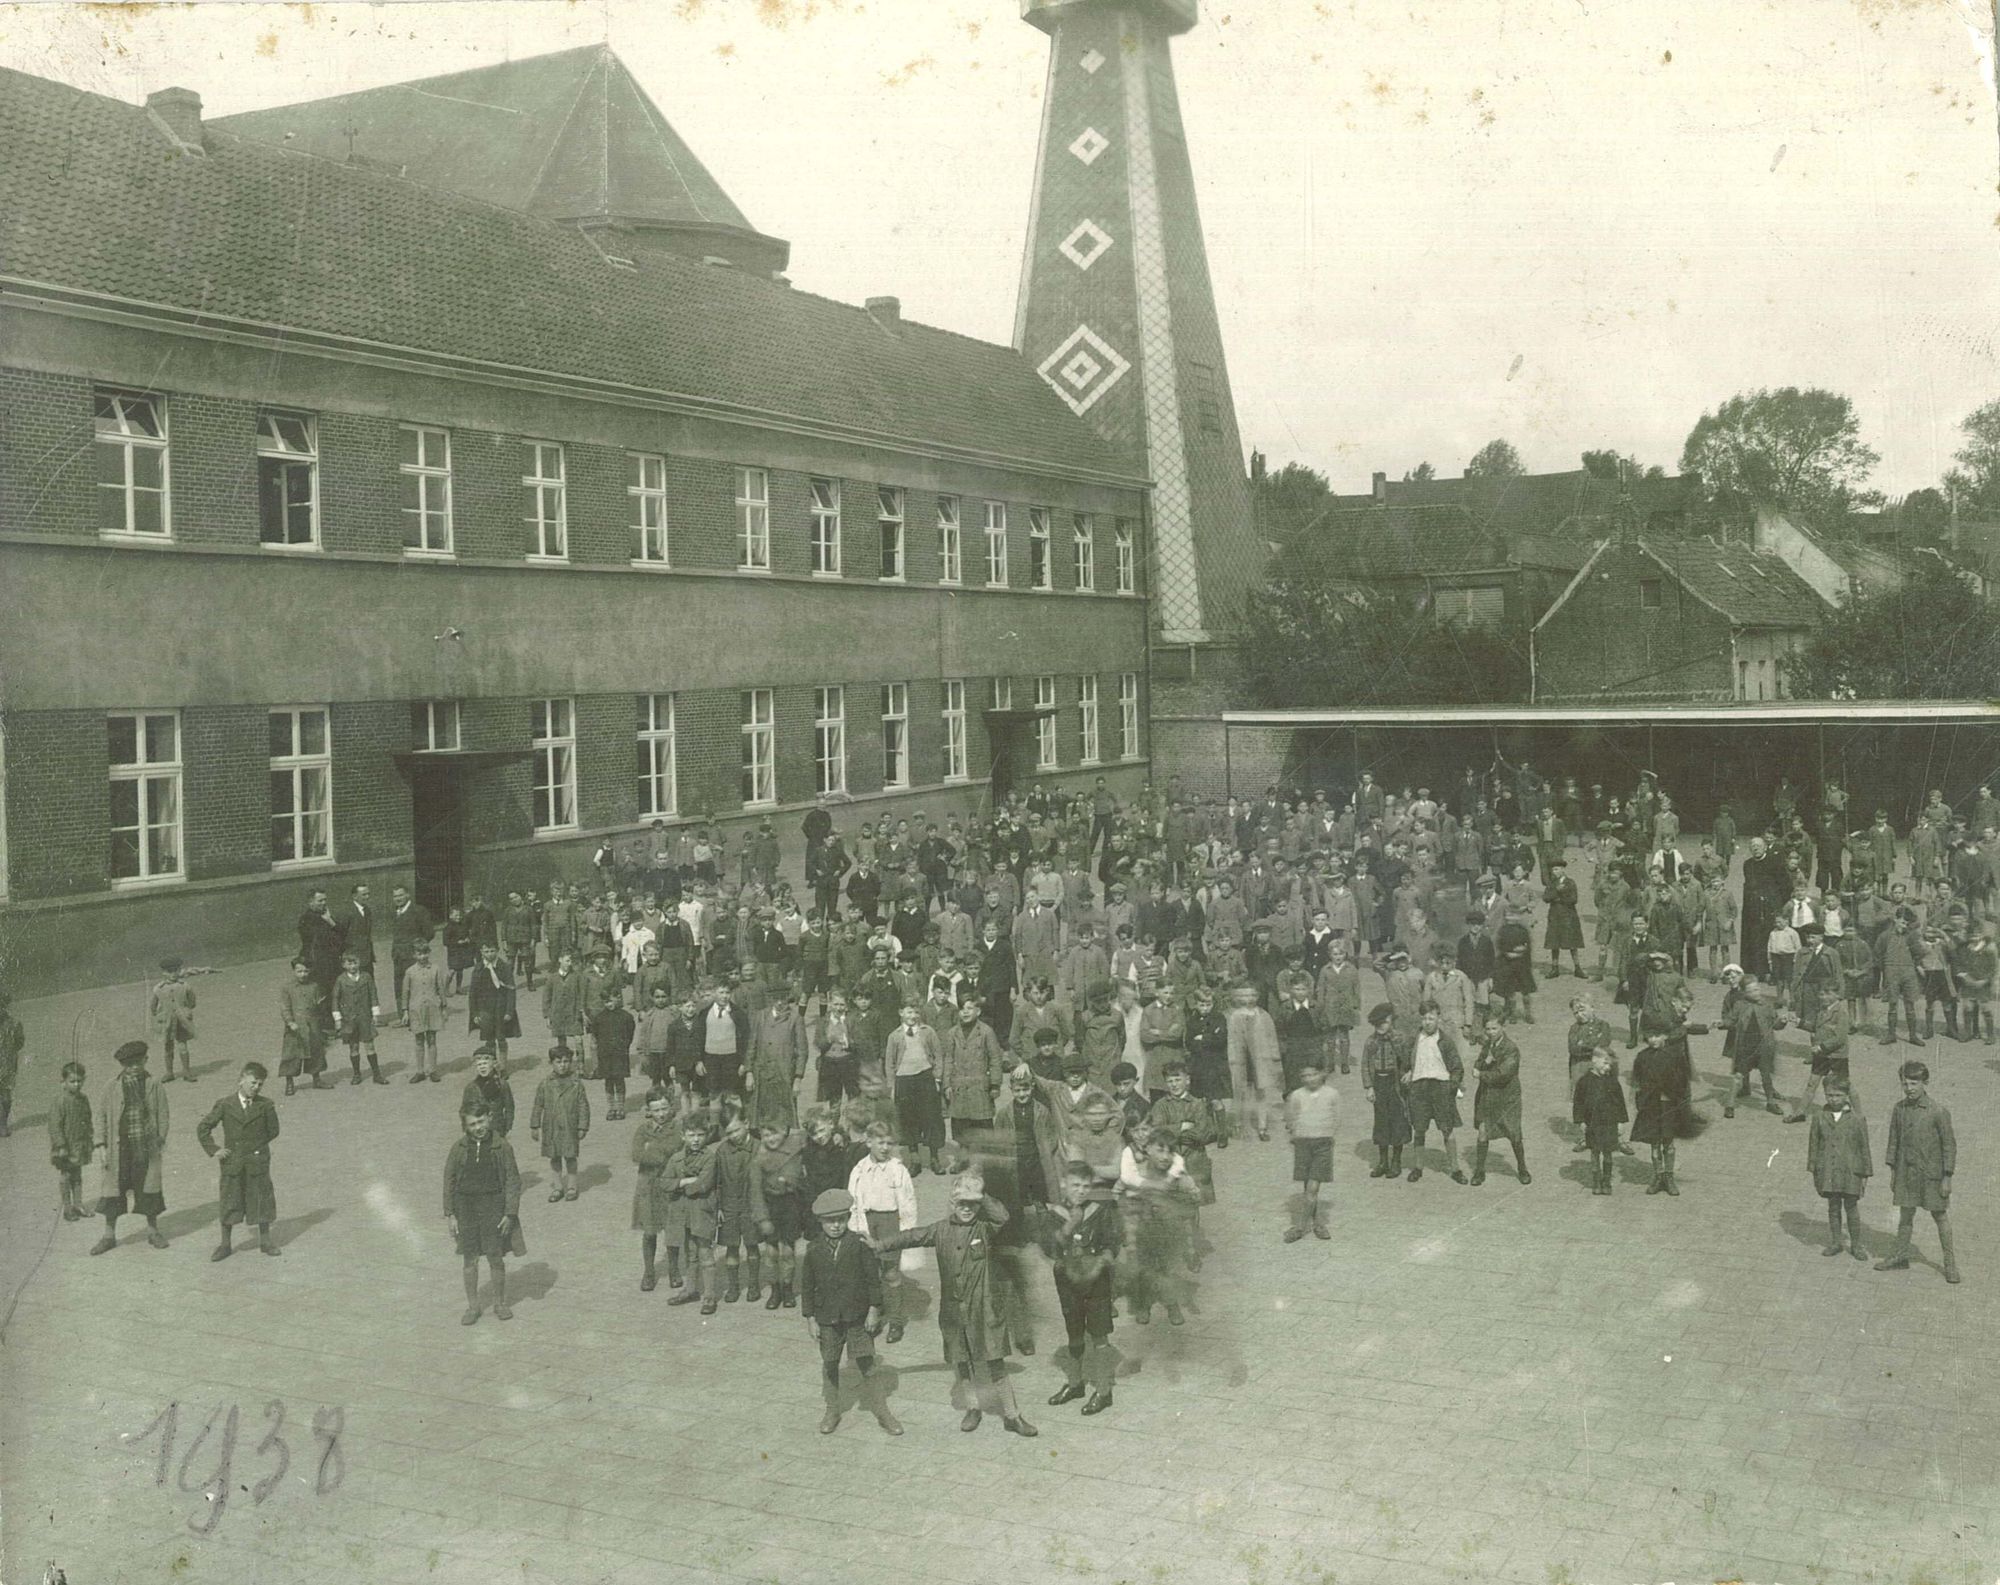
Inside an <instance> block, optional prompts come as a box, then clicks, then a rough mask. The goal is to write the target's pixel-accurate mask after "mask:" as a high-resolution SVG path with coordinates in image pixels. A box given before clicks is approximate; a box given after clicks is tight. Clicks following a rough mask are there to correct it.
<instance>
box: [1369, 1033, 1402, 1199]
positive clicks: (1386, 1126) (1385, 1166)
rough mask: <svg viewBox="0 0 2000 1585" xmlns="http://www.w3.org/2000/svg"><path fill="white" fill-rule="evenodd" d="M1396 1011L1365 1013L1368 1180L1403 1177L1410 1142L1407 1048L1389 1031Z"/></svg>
mask: <svg viewBox="0 0 2000 1585" xmlns="http://www.w3.org/2000/svg"><path fill="white" fill-rule="evenodd" d="M1394 1019H1395V1009H1394V1008H1393V1007H1391V1006H1390V1005H1389V1004H1388V1003H1387V1002H1378V1003H1377V1004H1376V1005H1375V1006H1374V1007H1373V1008H1371V1009H1370V1010H1369V1013H1368V1030H1369V1033H1368V1043H1367V1044H1366V1045H1365V1046H1363V1047H1362V1048H1361V1090H1362V1093H1363V1094H1364V1095H1366V1096H1367V1097H1368V1099H1369V1101H1370V1102H1371V1103H1372V1104H1373V1106H1374V1109H1375V1128H1374V1131H1373V1133H1372V1134H1371V1135H1370V1138H1372V1139H1373V1141H1374V1143H1375V1165H1374V1166H1372V1167H1370V1168H1369V1169H1368V1176H1369V1177H1371V1178H1397V1177H1401V1176H1402V1173H1403V1146H1405V1145H1407V1144H1408V1143H1409V1142H1410V1111H1409V1107H1408V1105H1407V1104H1406V1098H1405V1096H1404V1093H1403V1082H1404V1080H1405V1078H1406V1077H1407V1076H1408V1073H1409V1068H1408V1064H1407V1062H1406V1061H1405V1058H1406V1057H1407V1056H1408V1053H1409V1048H1408V1046H1406V1045H1405V1044H1404V1043H1403V1042H1401V1041H1399V1040H1397V1039H1396V1037H1395V1035H1394V1034H1393V1033H1391V1031H1390V1027H1389V1026H1390V1024H1391V1023H1392V1022H1393V1021H1394Z"/></svg>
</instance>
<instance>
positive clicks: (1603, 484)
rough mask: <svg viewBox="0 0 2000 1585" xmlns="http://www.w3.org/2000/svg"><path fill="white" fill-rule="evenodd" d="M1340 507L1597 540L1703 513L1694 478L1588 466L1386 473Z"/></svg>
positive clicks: (1664, 531)
mask: <svg viewBox="0 0 2000 1585" xmlns="http://www.w3.org/2000/svg"><path fill="white" fill-rule="evenodd" d="M1332 505H1333V506H1334V507H1335V508H1349V507H1367V506H1382V507H1420V506H1452V507H1457V508H1459V509H1460V510H1462V511H1464V512H1465V513H1466V514H1467V515H1468V516H1469V517H1471V519H1472V521H1473V522H1475V523H1477V524H1478V525H1479V526H1480V527H1481V528H1484V529H1488V530H1491V531H1493V532H1495V533H1501V534H1506V535H1510V536H1511V535H1515V534H1549V535H1562V536H1566V537H1571V538H1581V539H1586V540H1589V541H1591V542H1593V543H1594V542H1596V541H1597V540H1600V539H1603V538H1605V537H1607V536H1608V535H1610V534H1612V533H1613V532H1615V531H1616V530H1617V529H1618V528H1619V527H1621V526H1623V527H1626V528H1629V529H1636V530H1637V531H1638V532H1640V533H1642V534H1645V535H1647V536H1648V537H1651V538H1664V537H1667V536H1670V535H1675V534H1681V533H1686V532H1688V531H1690V530H1691V529H1692V528H1693V527H1694V526H1695V525H1696V523H1697V522H1698V521H1700V518H1701V513H1702V511H1703V508H1702V506H1701V503H1700V500H1699V496H1698V493H1697V490H1696V487H1695V481H1694V480H1692V479H1690V478H1687V477H1673V478H1657V479H1655V478H1646V477H1644V476H1640V477H1635V478H1630V479H1626V480H1622V481H1621V480H1618V479H1608V478H1605V477H1603V476H1601V475H1599V474H1595V473H1591V472H1589V471H1587V470H1586V469H1583V468H1578V469H1575V470H1573V471H1572V472H1569V473H1523V474H1516V475H1514V476H1513V477H1511V478H1492V477H1487V476H1485V475H1474V476H1472V477H1469V478H1456V479H1391V478H1390V477H1389V476H1388V475H1387V474H1383V473H1378V474H1376V475H1375V478H1374V484H1373V488H1372V489H1371V490H1370V492H1369V493H1368V494H1366V495H1340V496H1335V497H1334V499H1333V502H1332Z"/></svg>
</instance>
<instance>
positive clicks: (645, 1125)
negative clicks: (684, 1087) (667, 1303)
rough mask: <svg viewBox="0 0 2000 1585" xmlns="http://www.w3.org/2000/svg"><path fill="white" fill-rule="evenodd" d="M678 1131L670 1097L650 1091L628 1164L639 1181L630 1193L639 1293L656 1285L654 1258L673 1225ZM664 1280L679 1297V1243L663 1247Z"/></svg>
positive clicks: (664, 1091)
mask: <svg viewBox="0 0 2000 1585" xmlns="http://www.w3.org/2000/svg"><path fill="white" fill-rule="evenodd" d="M681 1143H682V1141H681V1131H680V1129H679V1128H678V1127H677V1126H676V1125H675V1122H674V1092H673V1091H672V1090H667V1089H655V1090H652V1091H651V1092H650V1093H648V1095H647V1096H646V1103H645V1106H644V1108H643V1110H642V1111H641V1112H640V1115H639V1126H638V1128H637V1129H635V1130H634V1131H633V1134H632V1164H633V1166H635V1167H637V1168H638V1174H639V1176H638V1182H637V1183H636V1184H635V1185H634V1186H633V1189H632V1226H633V1227H634V1228H635V1229H637V1231H638V1233H639V1259H640V1263H641V1271H640V1274H639V1291H640V1292H641V1293H651V1292H652V1291H653V1289H654V1288H656V1287H658V1286H659V1277H658V1275H657V1272H656V1270H655V1265H654V1262H655V1259H656V1257H657V1256H658V1254H659V1248H660V1234H661V1233H663V1232H666V1231H667V1230H668V1228H669V1226H670V1225H671V1223H672V1222H673V1220H674V1216H675V1211H674V1180H673V1179H671V1178H669V1177H668V1176H667V1163H668V1162H670V1161H671V1160H672V1159H673V1158H674V1156H675V1155H676V1154H677V1153H678V1152H679V1150H680V1148H681ZM667 1281H668V1284H669V1285H670V1286H671V1287H672V1288H673V1289H674V1290H675V1291H676V1292H678V1291H679V1290H680V1287H681V1251H680V1246H679V1244H677V1243H674V1242H671V1241H670V1242H669V1243H668V1244H667Z"/></svg>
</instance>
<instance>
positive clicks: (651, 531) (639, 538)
mask: <svg viewBox="0 0 2000 1585" xmlns="http://www.w3.org/2000/svg"><path fill="white" fill-rule="evenodd" d="M630 462H631V465H632V477H631V478H630V480H628V481H627V483H626V485H625V494H626V497H627V499H629V500H630V501H631V503H632V559H633V560H634V561H637V562H644V563H647V564H648V565H651V566H659V567H664V566H665V565H666V564H667V459H666V458H665V457H649V456H645V455H642V454H640V453H638V452H634V453H633V454H632V455H631V458H630Z"/></svg>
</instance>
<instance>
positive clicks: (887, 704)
mask: <svg viewBox="0 0 2000 1585" xmlns="http://www.w3.org/2000/svg"><path fill="white" fill-rule="evenodd" d="M882 785H883V786H884V787H907V786H909V785H910V690H909V688H908V686H907V685H906V684H903V683H900V682H885V683H883V684H882Z"/></svg>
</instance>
